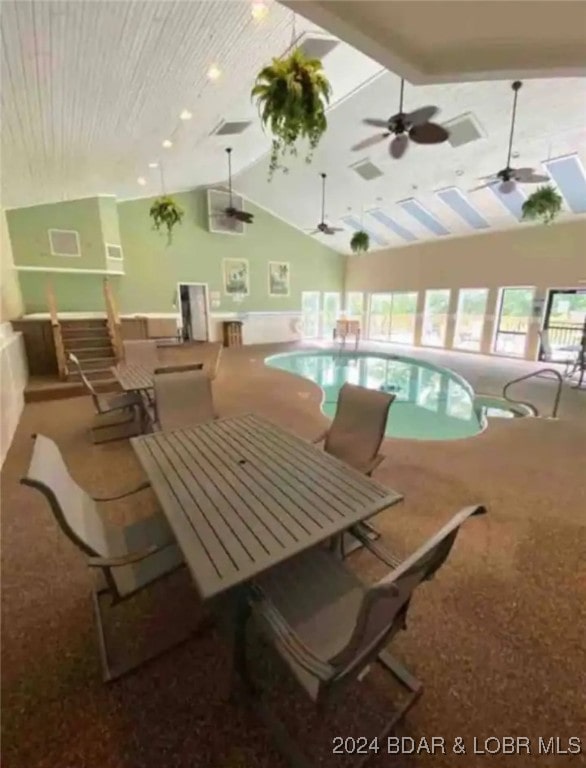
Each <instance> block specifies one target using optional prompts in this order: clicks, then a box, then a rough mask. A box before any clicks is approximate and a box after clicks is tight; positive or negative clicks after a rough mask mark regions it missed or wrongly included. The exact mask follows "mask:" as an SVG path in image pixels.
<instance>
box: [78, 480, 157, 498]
mask: <svg viewBox="0 0 586 768" xmlns="http://www.w3.org/2000/svg"><path fill="white" fill-rule="evenodd" d="M150 487H151V484H150V483H149V481H148V480H144V481H143V482H142V483H140V485H137V486H136V488H133V489H132V490H131V491H126V492H125V493H120V494H118V495H117V496H92V499H93V500H94V501H116V500H117V499H124V498H126V496H132V494H133V493H138V492H139V491H144V490H146V489H147V488H150Z"/></svg>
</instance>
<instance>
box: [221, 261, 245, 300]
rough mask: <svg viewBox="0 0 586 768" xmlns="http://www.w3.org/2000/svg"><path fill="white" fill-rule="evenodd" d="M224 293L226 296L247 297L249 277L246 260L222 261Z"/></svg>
mask: <svg viewBox="0 0 586 768" xmlns="http://www.w3.org/2000/svg"><path fill="white" fill-rule="evenodd" d="M222 269H223V273H224V293H225V294H227V295H228V296H248V295H249V293H250V275H249V272H248V260H247V259H224V260H223V261H222Z"/></svg>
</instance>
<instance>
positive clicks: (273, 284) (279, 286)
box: [269, 261, 291, 296]
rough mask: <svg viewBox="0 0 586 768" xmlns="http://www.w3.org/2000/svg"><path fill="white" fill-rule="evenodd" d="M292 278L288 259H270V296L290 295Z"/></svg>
mask: <svg viewBox="0 0 586 768" xmlns="http://www.w3.org/2000/svg"><path fill="white" fill-rule="evenodd" d="M290 278H291V267H290V266H289V262H288V261H269V296H288V295H289V291H290V287H291V286H290Z"/></svg>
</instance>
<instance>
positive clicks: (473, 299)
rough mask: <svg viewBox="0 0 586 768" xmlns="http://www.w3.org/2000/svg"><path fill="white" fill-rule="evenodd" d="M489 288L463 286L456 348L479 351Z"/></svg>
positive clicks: (459, 299)
mask: <svg viewBox="0 0 586 768" xmlns="http://www.w3.org/2000/svg"><path fill="white" fill-rule="evenodd" d="M487 299H488V288H462V289H461V290H460V292H459V294H458V311H457V315H456V329H455V332H454V349H467V350H469V351H470V352H479V351H480V346H481V344H482V332H483V329H484V317H485V315H486V302H487Z"/></svg>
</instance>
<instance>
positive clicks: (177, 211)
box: [149, 195, 183, 244]
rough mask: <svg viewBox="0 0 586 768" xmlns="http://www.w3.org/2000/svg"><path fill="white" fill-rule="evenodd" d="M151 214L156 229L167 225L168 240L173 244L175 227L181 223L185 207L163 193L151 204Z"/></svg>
mask: <svg viewBox="0 0 586 768" xmlns="http://www.w3.org/2000/svg"><path fill="white" fill-rule="evenodd" d="M149 214H150V216H151V218H152V220H153V227H154V229H157V230H159V229H161V227H162V226H165V227H167V242H168V243H169V244H171V242H172V240H173V227H174V226H175V225H176V224H181V219H182V218H183V209H182V208H181V207H180V206H178V205H177V203H176V202H175V201H174V200H173V198H171V197H167V196H166V195H163V196H162V197H158V198H157V199H156V200H155V202H154V203H153V204H152V205H151V209H150V211H149Z"/></svg>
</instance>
